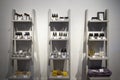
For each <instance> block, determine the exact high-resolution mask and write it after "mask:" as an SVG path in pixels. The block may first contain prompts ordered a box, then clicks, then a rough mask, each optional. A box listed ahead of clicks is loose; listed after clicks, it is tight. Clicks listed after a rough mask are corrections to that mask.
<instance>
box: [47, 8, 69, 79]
mask: <svg viewBox="0 0 120 80" xmlns="http://www.w3.org/2000/svg"><path fill="white" fill-rule="evenodd" d="M48 17H49V18H48V27H49V29H48V36H49V37H48V80H70V26H69V23H70V10H68V12H67V15H65V16H60V13H53V12H52V11H51V10H49V13H48Z"/></svg>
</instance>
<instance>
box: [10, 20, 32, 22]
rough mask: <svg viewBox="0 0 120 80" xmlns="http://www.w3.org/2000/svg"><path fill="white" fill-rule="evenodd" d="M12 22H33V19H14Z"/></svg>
mask: <svg viewBox="0 0 120 80" xmlns="http://www.w3.org/2000/svg"><path fill="white" fill-rule="evenodd" d="M12 22H32V20H12Z"/></svg>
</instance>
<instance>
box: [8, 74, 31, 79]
mask: <svg viewBox="0 0 120 80" xmlns="http://www.w3.org/2000/svg"><path fill="white" fill-rule="evenodd" d="M30 78H31V76H27V75H20V76H15V75H13V76H10V77H9V79H22V80H24V79H25V80H26V79H30Z"/></svg>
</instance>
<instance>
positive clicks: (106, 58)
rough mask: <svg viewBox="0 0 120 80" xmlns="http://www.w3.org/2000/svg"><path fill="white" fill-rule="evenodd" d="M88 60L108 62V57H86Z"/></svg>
mask: <svg viewBox="0 0 120 80" xmlns="http://www.w3.org/2000/svg"><path fill="white" fill-rule="evenodd" d="M88 58H89V59H90V60H108V59H109V58H108V57H90V56H89V57H88Z"/></svg>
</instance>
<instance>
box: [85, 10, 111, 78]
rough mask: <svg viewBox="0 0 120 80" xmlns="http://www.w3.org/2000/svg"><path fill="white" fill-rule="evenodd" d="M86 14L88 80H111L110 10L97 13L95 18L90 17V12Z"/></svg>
mask: <svg viewBox="0 0 120 80" xmlns="http://www.w3.org/2000/svg"><path fill="white" fill-rule="evenodd" d="M85 14H86V15H85V18H86V19H85V23H86V24H85V27H86V28H85V29H86V30H85V31H86V33H85V34H86V36H85V37H86V41H85V42H86V56H87V57H86V61H87V65H86V80H110V76H111V74H112V73H111V71H110V70H109V69H108V68H109V52H108V45H109V39H108V34H109V33H108V28H109V27H108V22H109V20H108V10H107V9H106V10H105V11H102V12H97V16H95V17H94V16H92V17H90V16H88V10H86V12H85ZM88 18H90V19H89V20H88Z"/></svg>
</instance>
